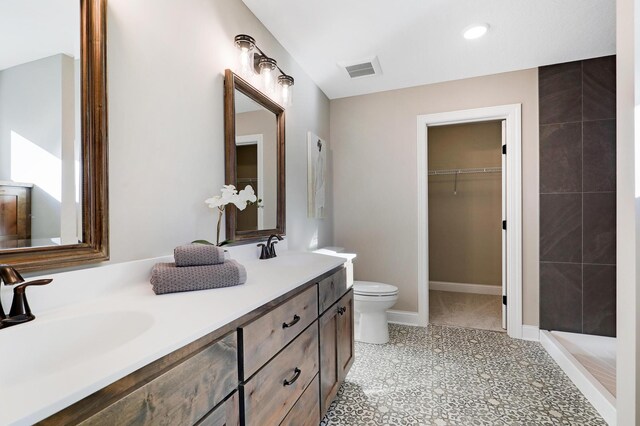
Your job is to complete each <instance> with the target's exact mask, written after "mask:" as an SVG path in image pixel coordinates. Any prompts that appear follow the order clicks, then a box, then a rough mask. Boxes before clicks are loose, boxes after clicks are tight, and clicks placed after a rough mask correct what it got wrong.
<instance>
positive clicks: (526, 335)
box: [522, 325, 540, 342]
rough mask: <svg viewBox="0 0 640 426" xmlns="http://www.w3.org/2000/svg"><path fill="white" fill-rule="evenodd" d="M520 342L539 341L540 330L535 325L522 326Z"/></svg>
mask: <svg viewBox="0 0 640 426" xmlns="http://www.w3.org/2000/svg"><path fill="white" fill-rule="evenodd" d="M522 340H531V341H532V342H538V341H540V328H539V327H538V326H537V325H523V326H522Z"/></svg>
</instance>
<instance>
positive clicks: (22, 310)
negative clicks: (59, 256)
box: [0, 265, 53, 328]
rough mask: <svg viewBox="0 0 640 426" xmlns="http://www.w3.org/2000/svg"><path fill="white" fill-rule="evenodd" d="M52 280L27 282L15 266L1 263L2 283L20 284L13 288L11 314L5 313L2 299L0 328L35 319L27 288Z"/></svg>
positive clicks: (0, 304)
mask: <svg viewBox="0 0 640 426" xmlns="http://www.w3.org/2000/svg"><path fill="white" fill-rule="evenodd" d="M51 281H53V280H50V279H44V280H35V281H29V282H27V283H25V282H24V278H22V276H21V275H20V273H19V272H18V271H16V269H15V268H13V267H12V266H9V265H0V283H2V282H4V284H5V285H14V284H20V285H18V286H16V287H15V288H14V289H13V301H12V302H11V310H10V311H9V315H6V314H5V312H4V309H2V300H0V328H6V327H11V326H13V325H18V324H22V323H23V322H28V321H31V320H33V319H35V318H36V317H35V315H33V314H32V313H31V308H30V307H29V303H28V302H27V294H26V289H27V287H29V286H32V285H46V284H49V283H50V282H51Z"/></svg>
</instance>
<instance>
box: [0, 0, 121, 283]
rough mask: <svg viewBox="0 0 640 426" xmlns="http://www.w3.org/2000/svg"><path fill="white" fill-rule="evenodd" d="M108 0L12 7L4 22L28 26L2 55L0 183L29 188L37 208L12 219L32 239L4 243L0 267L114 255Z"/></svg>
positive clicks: (30, 267) (44, 0)
mask: <svg viewBox="0 0 640 426" xmlns="http://www.w3.org/2000/svg"><path fill="white" fill-rule="evenodd" d="M106 2H107V0H77V1H76V2H71V3H67V5H68V7H66V8H60V7H59V4H58V3H56V2H50V1H48V0H36V1H35V2H34V3H33V5H32V7H29V8H24V7H20V5H19V4H18V3H19V2H15V3H16V5H15V7H13V6H11V5H9V7H7V8H5V9H3V13H2V16H1V17H0V26H2V23H3V22H4V21H5V20H7V21H8V22H25V23H27V24H28V25H20V26H16V25H13V26H11V27H10V28H11V31H12V33H11V37H12V39H14V40H20V43H17V44H16V45H15V46H12V49H8V50H6V51H3V52H0V128H1V129H2V131H1V132H0V181H3V185H4V188H5V190H6V188H7V187H9V186H11V185H13V186H16V185H22V186H23V187H25V188H26V187H28V188H30V202H29V204H30V206H29V207H30V209H31V211H30V212H29V213H27V210H25V208H22V210H19V211H17V212H16V215H14V216H16V217H17V219H16V220H17V221H18V222H19V223H22V226H21V228H22V229H23V230H26V229H29V232H28V233H26V232H22V233H20V232H16V233H13V234H12V233H10V232H6V233H5V234H6V235H5V236H4V237H3V238H1V239H0V242H1V243H2V244H0V263H7V264H11V265H12V266H15V267H16V268H17V269H18V270H20V271H21V272H25V271H35V270H46V269H54V268H63V267H69V266H74V265H79V264H83V263H90V262H98V261H102V260H107V259H108V258H109V250H108V247H109V245H108V221H109V215H108V204H107V202H108V184H107V174H108V169H107V159H108V158H107V157H108V147H107V69H106V67H107V60H106V52H107V47H106V36H107V23H106V18H107V12H106ZM54 12H55V13H54ZM44 39H46V40H47V41H48V43H46V46H44V45H42V43H40V41H41V40H44ZM7 105H10V106H11V108H6V106H7ZM4 201H5V207H6V209H4V213H3V214H4V216H7V215H8V216H7V217H4V219H3V220H4V221H5V222H6V223H7V224H10V223H13V220H12V219H11V218H10V217H9V216H11V213H12V212H13V210H11V208H12V207H11V206H12V205H13V204H12V203H11V200H7V199H5V200H4ZM14 204H16V206H18V207H19V205H20V202H19V201H17V202H16V203H14ZM24 205H25V206H26V204H24ZM14 207H15V206H14ZM8 226H9V225H8ZM19 226H20V225H19Z"/></svg>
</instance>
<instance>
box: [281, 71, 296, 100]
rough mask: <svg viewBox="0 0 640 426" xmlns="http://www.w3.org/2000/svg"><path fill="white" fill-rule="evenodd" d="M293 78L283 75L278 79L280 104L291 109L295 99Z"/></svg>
mask: <svg viewBox="0 0 640 426" xmlns="http://www.w3.org/2000/svg"><path fill="white" fill-rule="evenodd" d="M293 81H294V80H293V77H291V76H289V75H281V76H279V77H278V102H280V104H281V105H282V106H283V107H285V108H286V107H289V106H291V103H292V98H293Z"/></svg>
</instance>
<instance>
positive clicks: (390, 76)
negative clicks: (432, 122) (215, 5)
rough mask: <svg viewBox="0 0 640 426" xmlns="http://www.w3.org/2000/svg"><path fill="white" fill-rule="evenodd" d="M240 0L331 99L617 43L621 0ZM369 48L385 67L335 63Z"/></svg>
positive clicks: (602, 50) (602, 49) (582, 54)
mask: <svg viewBox="0 0 640 426" xmlns="http://www.w3.org/2000/svg"><path fill="white" fill-rule="evenodd" d="M243 2H244V3H245V4H246V5H247V6H248V7H249V9H251V11H252V12H253V13H254V14H255V15H256V16H257V17H258V19H260V21H262V23H263V24H264V25H265V26H266V27H267V29H269V31H271V33H272V34H273V35H274V36H275V37H276V39H278V41H279V42H280V43H281V44H282V45H283V46H284V47H285V48H286V49H287V50H288V51H289V53H290V54H291V55H292V56H293V57H294V59H295V60H296V61H297V62H298V63H299V64H300V65H301V66H302V68H303V69H304V70H305V71H306V72H307V73H308V74H309V76H310V77H311V78H312V79H313V80H314V81H315V82H316V84H318V86H320V88H321V89H322V90H323V91H324V92H325V94H326V95H327V96H328V97H329V98H331V99H334V98H340V97H345V96H353V95H361V94H365V93H372V92H379V91H383V90H390V89H397V88H402V87H411V86H417V85H421V84H429V83H436V82H441V81H447V80H457V79H461V78H468V77H475V76H481V75H488V74H496V73H501V72H506V71H514V70H520V69H526V68H534V67H537V66H541V65H548V64H555V63H561V62H568V61H573V60H579V59H585V58H590V57H597V56H604V55H610V54H614V53H615V0H304V1H300V0H269V1H264V0H243ZM474 23H488V24H489V25H490V26H491V28H490V30H489V32H488V33H487V35H485V36H484V37H483V38H480V39H478V40H466V39H464V38H463V37H462V30H463V29H465V28H466V27H468V26H469V25H471V24H474ZM257 42H258V45H260V40H257ZM267 53H268V52H267ZM373 56H377V57H378V58H379V60H380V66H381V68H382V75H380V76H371V77H363V78H360V79H355V80H352V79H350V78H349V77H348V76H347V73H346V71H345V70H344V69H342V68H340V67H339V66H338V65H337V64H338V63H340V62H351V61H353V60H356V61H357V60H361V59H369V58H371V57H373ZM276 59H277V58H276ZM294 77H295V75H294Z"/></svg>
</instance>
